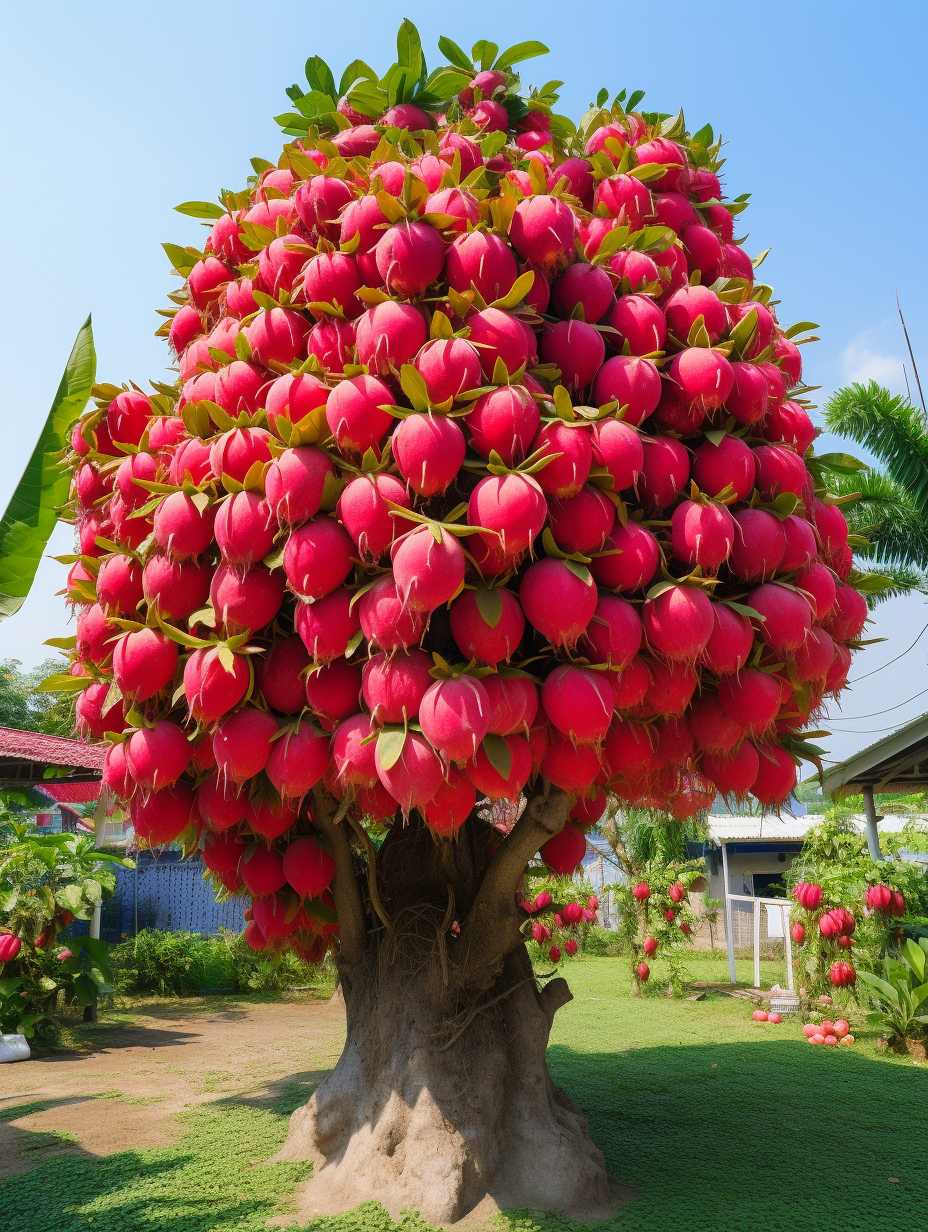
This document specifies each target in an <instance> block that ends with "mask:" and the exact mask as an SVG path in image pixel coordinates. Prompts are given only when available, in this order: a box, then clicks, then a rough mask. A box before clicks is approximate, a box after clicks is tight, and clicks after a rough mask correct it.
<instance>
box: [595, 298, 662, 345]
mask: <svg viewBox="0 0 928 1232" xmlns="http://www.w3.org/2000/svg"><path fill="white" fill-rule="evenodd" d="M609 324H610V325H611V326H612V328H613V329H614V330H615V331H616V333H615V334H611V335H609V339H610V345H612V346H613V347H615V349H616V350H621V349H622V345H623V343H626V342H627V343H628V346H629V349H630V351H631V353H632V355H650V354H652V353H653V352H654V351H662V350H663V349H664V341H665V339H666V337H667V324H666V322H665V320H664V314H663V313H662V312H661V310H660V308H658V306H657V305H656V304H655V303H654V301H653V300H651V299H648V297H647V296H644V295H623V296H621V297H620V298H619V299H617V300H616V302H615V307H614V308H613V309H612V311H611V312H610V313H609Z"/></svg>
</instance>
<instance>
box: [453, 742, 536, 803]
mask: <svg viewBox="0 0 928 1232" xmlns="http://www.w3.org/2000/svg"><path fill="white" fill-rule="evenodd" d="M503 739H504V740H505V741H506V747H507V748H508V749H509V754H510V757H511V759H512V760H511V763H510V767H509V774H508V776H506V777H504V776H503V775H502V774H501V773H500V771H499V770H497V769H496V767H495V766H494V765H493V763H492V762H491V761H490V758H489V756H488V754H487V752H486V749H485V748H483V746H481V747H480V748H479V749H478V750H477V753H476V755H475V756H474V757H473V758H472V759H471V760H470V761H469V762H468V763H467V767H466V769H467V774H468V777H469V778H470V780H471V782H472V783H473V784H474V786H475V787H476V788H477V790H478V791H479V792H480V793H481V794H482V795H484V796H489V797H490V799H491V800H517V799H518V798H519V793H520V792H521V790H522V788H523V787H524V786H525V784H526V783H527V782H528V779H529V775H530V774H531V772H532V752H531V749H530V748H529V744H528V741H527V740H526V739H525V738H524V737H523V736H504V737H503Z"/></svg>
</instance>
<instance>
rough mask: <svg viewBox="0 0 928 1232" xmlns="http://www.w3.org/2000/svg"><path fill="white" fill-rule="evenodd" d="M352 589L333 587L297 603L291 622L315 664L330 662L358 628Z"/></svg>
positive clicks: (340, 652)
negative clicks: (306, 601) (317, 596)
mask: <svg viewBox="0 0 928 1232" xmlns="http://www.w3.org/2000/svg"><path fill="white" fill-rule="evenodd" d="M352 598H353V595H352V592H351V591H350V590H349V589H348V588H347V587H345V586H337V587H336V588H335V590H331V591H329V593H328V594H327V595H324V596H323V597H322V598H321V599H316V600H314V601H313V602H312V603H298V604H297V607H296V613H295V615H294V619H293V624H294V628H295V629H296V632H297V633H298V634H299V636H300V639H301V640H302V642H303V645H304V646H305V647H306V649H307V650H308V651H309V654H310V656H311V657H312V658H313V659H314V660H315V661H316V662H317V663H331V662H332V660H333V659H338V658H339V657H340V656H341V655H343V654H345V652H346V651H347V649H348V645H349V643H350V641H351V639H352V638H353V637H354V636H355V635H356V634H357V632H358V629H359V620H358V611H357V605H355V606H354V607H352V605H351V600H352Z"/></svg>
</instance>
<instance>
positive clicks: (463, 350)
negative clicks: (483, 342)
mask: <svg viewBox="0 0 928 1232" xmlns="http://www.w3.org/2000/svg"><path fill="white" fill-rule="evenodd" d="M415 368H416V371H417V372H418V373H419V375H420V376H421V377H422V379H423V380H424V381H425V387H426V389H427V391H428V395H429V398H430V399H431V401H432V404H433V405H437V404H439V403H442V402H447V401H449V400H450V401H454V399H455V398H457V397H458V396H459V395H460V394H462V393H466V392H467V391H468V390H470V389H476V388H477V387H478V386H479V385H480V384H481V382H482V379H483V378H482V375H481V371H480V359H479V357H478V355H477V352H476V350H475V349H474V348H473V347H472V346H471V345H470V343H469V342H466V341H465V340H464V339H463V338H435V339H433V341H431V342H427V343H426V344H425V346H424V347H423V348H422V350H421V351H420V352H419V354H418V355H417V356H416V362H415Z"/></svg>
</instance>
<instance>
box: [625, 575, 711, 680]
mask: <svg viewBox="0 0 928 1232" xmlns="http://www.w3.org/2000/svg"><path fill="white" fill-rule="evenodd" d="M641 623H642V626H643V628H644V632H645V636H646V637H647V639H648V642H649V643H650V645H651V646H652V647H653V648H654V649H655V650H656V651H658V652H659V653H660V654H662V655H664V656H666V657H667V658H668V659H679V660H681V661H683V662H689V663H694V662H695V661H696V660H697V659H698V658H699V655H700V654H701V653H702V651H703V650H704V648H705V646H706V643H707V642H708V640H709V637H710V635H711V633H712V628H713V616H712V602H711V600H710V599H709V597H708V595H707V594H706V592H705V591H704V590H700V589H698V588H697V587H694V586H672V587H670V589H668V590H665V591H663V592H662V593H661V594H659V595H657V596H656V597H655V598H653V599H646V600H645V603H644V608H643V609H642V614H641Z"/></svg>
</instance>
